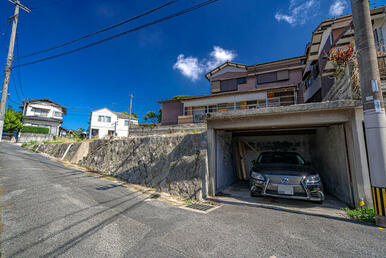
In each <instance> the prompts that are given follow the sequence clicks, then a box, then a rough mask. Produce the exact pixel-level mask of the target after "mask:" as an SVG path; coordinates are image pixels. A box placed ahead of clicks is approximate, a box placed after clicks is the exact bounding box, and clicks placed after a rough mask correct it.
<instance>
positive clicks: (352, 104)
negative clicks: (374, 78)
mask: <svg viewBox="0 0 386 258" xmlns="http://www.w3.org/2000/svg"><path fill="white" fill-rule="evenodd" d="M352 108H362V103H361V101H360V100H336V101H326V102H317V103H307V104H296V105H291V106H279V107H268V108H258V109H246V110H236V111H226V112H214V113H209V114H206V115H204V116H203V117H202V119H203V120H207V121H210V120H220V119H231V118H240V117H249V116H263V115H273V114H288V113H303V112H315V111H327V110H328V111H332V110H342V109H352Z"/></svg>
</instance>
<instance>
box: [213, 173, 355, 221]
mask: <svg viewBox="0 0 386 258" xmlns="http://www.w3.org/2000/svg"><path fill="white" fill-rule="evenodd" d="M325 198H326V199H325V201H324V202H323V204H318V203H314V202H310V201H303V200H293V199H285V198H275V197H251V195H250V191H249V183H248V182H247V181H239V182H236V183H235V184H233V185H231V186H229V187H227V188H226V189H224V190H223V191H222V192H221V193H219V194H218V196H216V197H214V198H212V200H213V201H216V202H218V203H223V204H234V205H249V206H259V207H266V208H270V209H276V210H282V211H290V212H291V211H293V212H298V213H305V214H310V215H316V216H325V217H331V218H338V219H339V218H346V213H345V212H344V211H342V208H346V207H347V205H346V204H344V203H343V202H341V201H339V200H338V199H336V198H335V197H333V196H330V195H327V196H326V197H325Z"/></svg>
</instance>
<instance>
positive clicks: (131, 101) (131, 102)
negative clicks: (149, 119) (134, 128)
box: [127, 94, 133, 137]
mask: <svg viewBox="0 0 386 258" xmlns="http://www.w3.org/2000/svg"><path fill="white" fill-rule="evenodd" d="M132 105H133V94H130V110H129V114H130V115H129V129H128V130H127V137H129V136H130V123H131V106H132Z"/></svg>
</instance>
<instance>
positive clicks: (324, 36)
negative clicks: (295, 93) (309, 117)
mask: <svg viewBox="0 0 386 258" xmlns="http://www.w3.org/2000/svg"><path fill="white" fill-rule="evenodd" d="M370 13H371V19H372V23H373V32H374V39H375V44H376V48H377V53H378V66H379V69H380V75H381V81H382V85H383V88H384V89H383V90H384V92H385V91H386V88H385V86H386V62H385V61H386V46H385V43H386V12H385V6H382V7H376V8H374V9H371V11H370ZM354 33H355V28H354V26H353V24H352V15H351V14H350V15H345V16H341V17H337V18H334V19H327V20H324V21H322V22H321V23H320V25H319V26H318V27H317V28H316V29H315V30H314V32H313V33H312V39H311V43H310V44H309V45H308V46H307V48H306V68H305V70H304V74H303V80H304V84H303V86H302V88H303V91H304V93H303V97H304V101H305V102H319V101H323V100H324V99H325V97H326V96H327V94H328V92H329V91H330V89H331V87H332V86H333V85H334V83H335V81H336V79H335V77H334V70H335V69H334V66H333V63H332V62H331V61H329V60H328V53H329V51H330V50H331V49H333V48H335V49H347V48H348V47H354V49H356V48H355V39H354ZM356 50H357V49H356Z"/></svg>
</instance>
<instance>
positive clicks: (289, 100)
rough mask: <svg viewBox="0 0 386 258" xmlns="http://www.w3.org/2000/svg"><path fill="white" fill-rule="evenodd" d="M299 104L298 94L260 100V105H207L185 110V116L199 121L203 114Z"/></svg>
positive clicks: (235, 103)
mask: <svg viewBox="0 0 386 258" xmlns="http://www.w3.org/2000/svg"><path fill="white" fill-rule="evenodd" d="M291 93H292V92H291ZM297 103H298V101H297V96H296V94H291V95H284V96H278V97H271V98H266V99H265V101H264V102H262V100H259V103H256V104H241V103H240V102H234V103H227V104H218V105H216V106H210V105H207V106H206V107H199V108H198V107H193V109H192V110H188V108H185V110H184V114H183V116H193V120H194V121H196V120H197V121H198V120H199V119H196V117H197V118H199V117H200V116H202V115H203V114H208V113H214V112H226V111H237V110H248V109H259V108H268V107H277V106H290V105H295V104H297Z"/></svg>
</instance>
